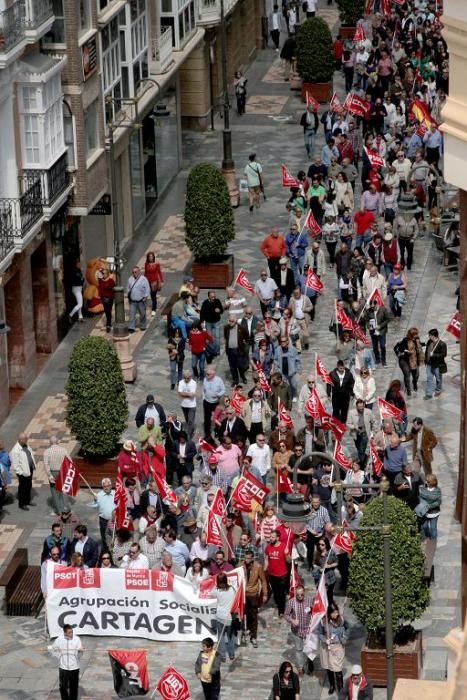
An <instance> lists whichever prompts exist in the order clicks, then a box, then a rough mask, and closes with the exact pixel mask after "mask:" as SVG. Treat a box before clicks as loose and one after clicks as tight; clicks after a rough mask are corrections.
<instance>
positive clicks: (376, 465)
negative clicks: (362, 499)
mask: <svg viewBox="0 0 467 700" xmlns="http://www.w3.org/2000/svg"><path fill="white" fill-rule="evenodd" d="M370 461H371V467H372V470H373V474H374V475H375V476H381V473H382V471H383V463H382V461H381V459H380V456H379V454H378V450H377V449H376V447H375V443H374V442H373V440H370Z"/></svg>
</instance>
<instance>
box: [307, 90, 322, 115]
mask: <svg viewBox="0 0 467 700" xmlns="http://www.w3.org/2000/svg"><path fill="white" fill-rule="evenodd" d="M310 105H311V107H312V109H313V112H317V111H318V109H319V102H318V100H315V98H314V97H313V95H312V94H311V93H310V92H308V90H307V91H306V106H307V107H309V106H310Z"/></svg>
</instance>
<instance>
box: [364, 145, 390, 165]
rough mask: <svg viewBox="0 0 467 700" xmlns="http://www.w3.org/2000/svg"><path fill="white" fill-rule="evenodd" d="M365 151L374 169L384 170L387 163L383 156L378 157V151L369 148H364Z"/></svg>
mask: <svg viewBox="0 0 467 700" xmlns="http://www.w3.org/2000/svg"><path fill="white" fill-rule="evenodd" d="M363 150H364V151H365V153H366V154H367V156H368V160H369V161H370V165H371V167H372V168H384V166H385V165H386V161H385V160H384V158H383V157H382V156H380V155H378V153H376V151H372V150H371V148H367V147H366V146H363Z"/></svg>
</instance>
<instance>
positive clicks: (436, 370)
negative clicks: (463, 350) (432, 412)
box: [424, 328, 448, 399]
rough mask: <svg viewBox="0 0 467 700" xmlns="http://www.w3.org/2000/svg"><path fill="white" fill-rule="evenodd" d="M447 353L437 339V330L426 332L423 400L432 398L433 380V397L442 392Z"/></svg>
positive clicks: (443, 343) (442, 342)
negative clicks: (434, 384)
mask: <svg viewBox="0 0 467 700" xmlns="http://www.w3.org/2000/svg"><path fill="white" fill-rule="evenodd" d="M447 352H448V349H447V345H446V343H445V342H444V341H442V340H441V338H440V337H439V333H438V330H437V329H436V328H432V329H431V331H428V342H427V344H426V350H425V367H426V389H425V396H424V398H425V399H431V398H432V396H433V380H435V382H436V386H435V396H439V395H440V394H441V392H442V390H443V374H444V373H445V372H446V371H447V366H446V355H447Z"/></svg>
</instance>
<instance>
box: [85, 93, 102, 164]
mask: <svg viewBox="0 0 467 700" xmlns="http://www.w3.org/2000/svg"><path fill="white" fill-rule="evenodd" d="M97 127H98V122H97V100H96V101H95V102H93V103H92V104H91V105H90V106H89V107H88V109H87V110H86V112H85V114H84V129H85V132H86V158H89V156H91V155H92V154H93V153H94V151H96V150H97V149H98V148H99V136H98V130H97Z"/></svg>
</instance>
